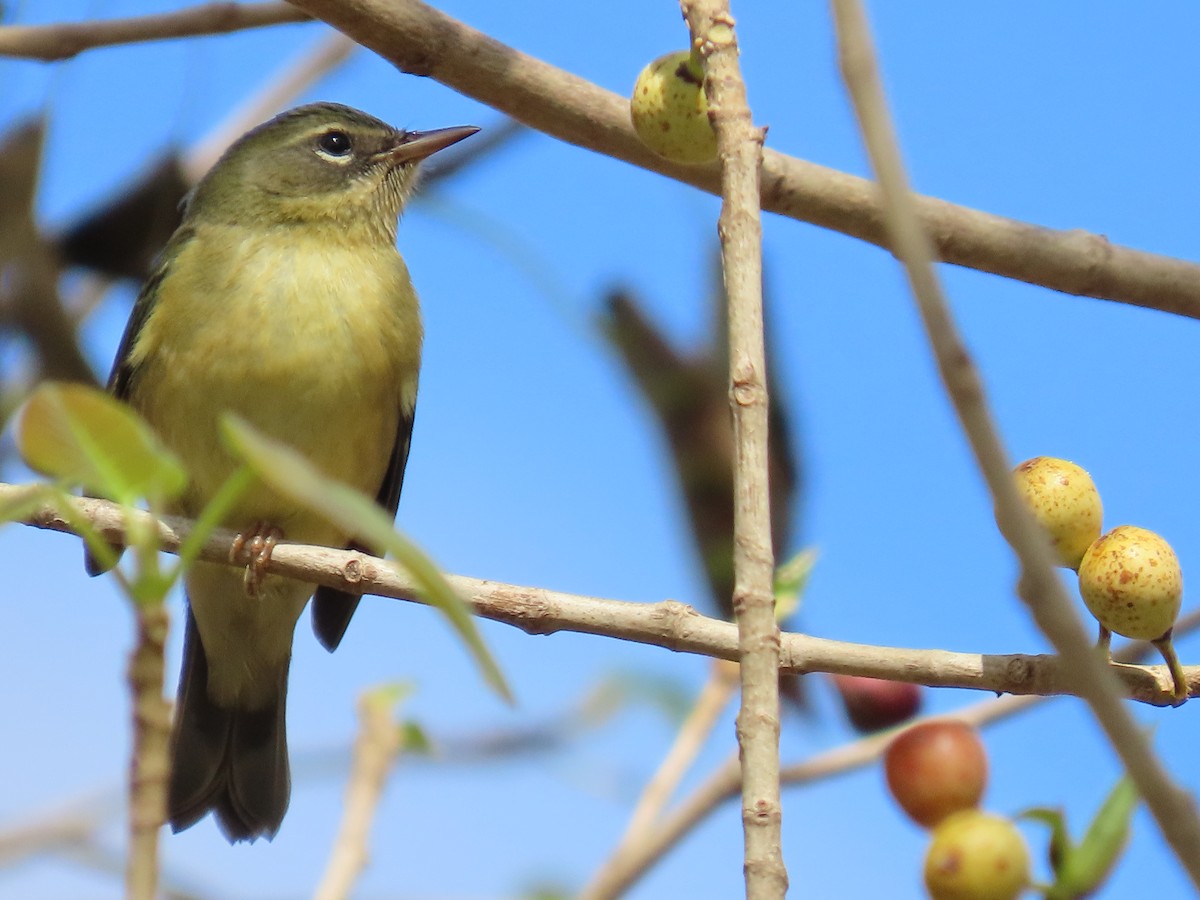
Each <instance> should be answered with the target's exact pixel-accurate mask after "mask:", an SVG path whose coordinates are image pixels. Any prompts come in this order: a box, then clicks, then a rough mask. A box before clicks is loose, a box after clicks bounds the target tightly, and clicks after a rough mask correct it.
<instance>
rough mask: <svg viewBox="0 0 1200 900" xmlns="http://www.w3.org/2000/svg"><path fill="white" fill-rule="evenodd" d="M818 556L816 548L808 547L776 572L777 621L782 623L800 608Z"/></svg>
mask: <svg viewBox="0 0 1200 900" xmlns="http://www.w3.org/2000/svg"><path fill="white" fill-rule="evenodd" d="M818 556H820V553H819V551H818V550H817V548H816V547H806V548H804V549H803V550H801V551H800V552H799V553H797V554H796V555H795V556H793V557H792V558H791V559H789V560H788V561H787V562H785V563H784V564H783V565H781V566H779V568H777V569H776V570H775V618H776V620H778V621H780V622H782V621H783V620H784V619H786V618H787V617H788V616H790V615H792V614H793V613H794V612H796V610H798V609H799V608H800V598H801V597H802V596H803V595H804V588H805V587H806V586H807V585H808V576H809V575H810V574H811V573H812V570H813V566H815V565H816V564H817V557H818Z"/></svg>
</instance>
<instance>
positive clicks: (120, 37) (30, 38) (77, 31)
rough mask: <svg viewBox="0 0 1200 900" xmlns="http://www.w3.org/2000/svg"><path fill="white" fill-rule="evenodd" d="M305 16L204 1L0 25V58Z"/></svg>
mask: <svg viewBox="0 0 1200 900" xmlns="http://www.w3.org/2000/svg"><path fill="white" fill-rule="evenodd" d="M309 18H310V17H309V16H308V15H307V14H306V13H303V12H301V11H300V10H298V9H296V8H295V7H294V6H292V5H291V4H290V3H206V4H204V5H202V6H192V7H189V8H187V9H181V10H179V11H177V12H170V13H160V14H158V15H152V16H136V17H134V18H129V19H102V20H99V21H94V22H60V23H56V24H54V25H5V26H3V27H0V56H15V57H20V58H23V59H40V60H44V61H46V62H53V61H54V60H60V59H70V58H71V57H72V56H75V55H77V54H79V53H82V52H83V51H84V50H91V49H93V48H95V47H110V46H113V45H115V44H134V43H140V42H143V41H161V40H167V39H169V38H182V37H197V36H199V35H206V34H224V33H226V32H230V31H241V30H243V29H246V28H260V27H262V26H263V25H280V24H283V23H285V22H307V21H309Z"/></svg>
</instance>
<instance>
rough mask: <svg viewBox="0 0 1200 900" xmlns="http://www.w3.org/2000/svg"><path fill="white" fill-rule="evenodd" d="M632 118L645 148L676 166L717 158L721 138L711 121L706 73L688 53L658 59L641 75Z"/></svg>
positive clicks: (630, 104)
mask: <svg viewBox="0 0 1200 900" xmlns="http://www.w3.org/2000/svg"><path fill="white" fill-rule="evenodd" d="M629 112H630V117H631V118H632V120H633V128H634V130H635V131H636V132H637V134H638V137H639V138H641V139H642V143H644V144H645V145H646V146H647V147H649V148H650V149H651V150H653V151H654V152H655V153H657V154H658V155H659V156H662V157H665V158H666V159H669V160H671V161H672V162H677V163H691V164H698V163H706V162H712V161H713V160H714V159H716V158H717V136H716V134H715V133H714V132H713V128H712V123H711V122H710V121H709V120H708V101H707V100H706V99H705V98H704V72H703V70H702V69H701V68H700V67H699V65H697V64H696V63H695V62H693V61H692V58H691V54H689V53H688V51H687V50H680V51H678V52H676V53H668V54H667V55H666V56H660V57H659V58H658V59H656V60H654V62H652V63H650V65H648V66H646V68H644V69H642V74H640V75H639V76H638V79H637V83H636V84H634V86H633V96H632V97H631V98H630V100H629Z"/></svg>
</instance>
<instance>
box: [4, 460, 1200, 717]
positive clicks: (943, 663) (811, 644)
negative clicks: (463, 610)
mask: <svg viewBox="0 0 1200 900" xmlns="http://www.w3.org/2000/svg"><path fill="white" fill-rule="evenodd" d="M28 496H29V492H28V486H22V485H11V484H3V483H0V506H3V505H4V504H6V503H15V502H16V501H18V500H20V501H21V502H22V503H24V502H27V501H28ZM64 502H65V503H67V504H68V505H69V506H70V507H71V516H72V517H80V518H82V519H85V520H86V521H87V522H88V523H89V524H90V525H91V527H93V528H94V529H96V532H97V534H99V535H100V536H101V537H102V538H104V539H105V540H107V541H109V542H110V543H114V544H118V545H119V544H122V543H124V542H125V533H126V532H125V526H126V523H127V521H138V520H144V521H145V522H146V523H153V525H154V527H155V529H156V533H155V536H156V539H157V541H158V546H159V548H160V549H161V550H163V551H165V552H167V553H175V552H177V551H178V549H179V546H180V543H181V542H182V541H183V540H184V539H185V538H186V537H187V535H188V534H189V532H190V529H191V524H192V523H191V522H190V521H189V520H187V519H183V518H178V517H174V516H164V517H162V518H161V519H159V520H154V519H152V518H151V517H150V515H149V514H148V513H146V512H141V511H137V510H123V509H122V507H121V506H119V505H117V504H115V503H110V502H108V501H106V500H95V499H91V498H87V497H74V498H69V499H67V500H65V501H64ZM21 521H23V522H24V523H25V524H27V525H32V526H34V527H36V528H46V529H50V530H53V531H62V532H69V533H74V531H73V529H72V527H71V524H70V522H69V521H68V517H66V516H64V515H63V514H62V513H61V512H60V511H58V510H56V509H55V508H53V507H50V506H43V507H39V508H38V509H35V510H33V511H31V512H29V513H28V514H27V515H24V516H23V517H22V519H21ZM234 537H235V534H234V532H232V531H228V530H224V529H222V530H218V531H215V532H213V534H212V535H211V536H210V537H209V539H208V540H207V541H206V542H205V544H204V546H203V547H202V548H201V550H200V555H199V558H200V559H202V560H204V561H205V562H216V563H221V564H223V565H233V564H231V563H230V562H229V547H230V544H231V543H232V541H233V539H234ZM266 571H268V572H270V573H272V574H276V575H283V576H285V577H288V578H296V579H298V580H300V581H305V582H309V583H310V584H327V585H329V586H331V587H337V588H341V589H343V590H348V591H359V592H362V593H364V594H377V595H379V596H382V597H392V598H394V599H397V600H406V601H411V602H417V603H420V602H422V601H421V598H420V596H419V594H418V593H417V590H416V584H417V582H416V580H415V579H413V578H412V577H410V576H409V575H408V574H407V573H405V572H404V571H403V570H402V569H400V568H399V567H397V566H395V565H394V564H393V563H390V562H387V561H384V560H381V559H378V558H376V557H373V556H368V555H367V554H365V553H359V552H356V551H352V550H334V549H332V548H329V547H317V546H311V545H306V544H292V543H287V542H284V543H281V544H278V545H277V546H276V548H275V550H274V551H273V552H272V554H271V559H270V561H269V562H268V563H267V568H266ZM447 578H448V580H449V581H450V584H451V585H452V586H453V587H454V589H455V590H456V591H458V593H459V595H460V596H461V597H463V598H464V599H465V600H466V601H467V602H468V603H470V604H471V606H472V608H473V609H474V611H475V614H476V615H479V616H482V617H484V618H487V619H491V620H493V621H496V622H503V623H505V624H508V625H512V626H514V627H516V628H520V629H521V630H522V631H524V632H526V633H528V634H553V633H555V632H557V631H570V632H575V633H579V634H593V635H598V636H602V637H611V638H619V639H621V640H627V641H634V642H636V643H641V644H648V645H652V646H656V647H663V648H665V649H668V650H674V651H676V652H679V653H695V654H698V655H701V656H708V657H713V658H716V659H728V660H732V661H737V659H738V646H737V628H736V626H734V625H732V624H730V623H729V622H725V621H722V620H720V619H713V618H708V617H706V616H702V615H700V613H698V612H696V610H694V609H693V608H692V607H690V606H687V605H686V604H683V603H679V602H677V601H674V600H664V601H660V602H658V603H641V602H631V601H627V600H604V599H601V598H598V597H587V596H583V595H580V594H567V593H563V592H560V591H550V590H546V589H544V588H536V587H527V586H523V585H513V584H504V583H502V582H497V581H487V580H484V579H479V578H468V577H466V576H464V575H449V576H447ZM780 640H781V646H780V666H779V668H780V671H782V672H788V673H792V674H797V675H800V674H804V673H806V672H828V673H830V674H837V673H841V674H846V675H866V676H869V677H872V678H886V679H889V680H891V681H907V682H911V683H913V684H924V685H929V686H933V687H958V688H966V689H971V690H982V691H991V692H994V693H1009V694H1040V695H1043V696H1050V695H1059V694H1074V693H1077V692H1078V685H1077V683H1076V682H1077V680H1078V679H1077V678H1075V677H1072V675H1071V673H1070V672H1069V671H1068V669H1067V667H1066V666H1065V665H1064V664H1063V663H1062V662H1061V661H1060V660H1059V659H1058V657H1055V656H1043V655H1029V654H1024V653H1011V654H982V655H981V654H978V653H956V652H952V651H949V650H912V649H904V648H899V647H877V646H873V645H869V644H854V643H849V642H846V641H834V640H829V639H828V638H819V637H813V636H811V635H806V634H792V633H784V634H783V635H781V638H780ZM1112 671H1113V673H1114V674H1115V675H1116V676H1117V677H1118V678H1119V679H1120V681H1121V683H1122V689H1123V690H1124V691H1125V692H1126V694H1127V696H1128V697H1129V698H1130V699H1133V700H1137V701H1140V702H1143V703H1149V704H1152V705H1155V706H1170V705H1173V703H1174V700H1173V698H1172V696H1171V677H1170V674H1169V673H1168V672H1167V670H1166V667H1165V666H1161V665H1157V666H1127V665H1115V666H1113V667H1112ZM1185 671H1186V674H1187V680H1188V687H1189V691H1190V693H1191V694H1192V695H1194V696H1200V666H1188V667H1186V668H1185Z"/></svg>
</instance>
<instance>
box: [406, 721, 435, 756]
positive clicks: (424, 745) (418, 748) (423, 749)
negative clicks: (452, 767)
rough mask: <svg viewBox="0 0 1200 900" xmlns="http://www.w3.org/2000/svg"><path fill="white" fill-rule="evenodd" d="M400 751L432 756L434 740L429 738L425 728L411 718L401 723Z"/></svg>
mask: <svg viewBox="0 0 1200 900" xmlns="http://www.w3.org/2000/svg"><path fill="white" fill-rule="evenodd" d="M400 752H401V753H413V754H416V755H418V756H432V755H433V741H431V740H430V739H429V735H428V734H426V732H425V729H424V728H422V727H421V726H420V725H418V724H417V723H416V722H415V721H413V720H411V719H409V720H408V721H405V722H401V723H400Z"/></svg>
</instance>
